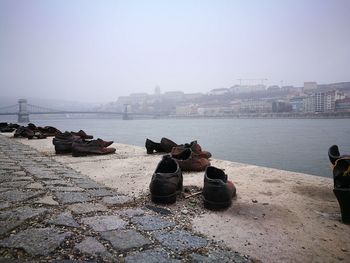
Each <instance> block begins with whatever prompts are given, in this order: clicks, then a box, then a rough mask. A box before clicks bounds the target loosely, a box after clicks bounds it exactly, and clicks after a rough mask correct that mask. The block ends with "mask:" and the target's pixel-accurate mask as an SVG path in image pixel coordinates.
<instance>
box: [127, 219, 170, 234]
mask: <svg viewBox="0 0 350 263" xmlns="http://www.w3.org/2000/svg"><path fill="white" fill-rule="evenodd" d="M131 222H133V223H134V224H136V225H137V226H138V228H140V229H142V230H146V231H147V230H159V229H163V228H166V227H172V226H175V223H174V222H172V221H169V220H166V219H163V218H161V217H159V216H150V215H145V216H140V217H139V216H137V217H133V218H132V219H131Z"/></svg>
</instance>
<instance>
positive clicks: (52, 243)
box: [0, 228, 72, 256]
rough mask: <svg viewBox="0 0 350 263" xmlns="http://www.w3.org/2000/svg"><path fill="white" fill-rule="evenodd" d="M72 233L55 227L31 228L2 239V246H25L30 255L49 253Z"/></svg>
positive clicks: (0, 242)
mask: <svg viewBox="0 0 350 263" xmlns="http://www.w3.org/2000/svg"><path fill="white" fill-rule="evenodd" d="M71 235H72V233H71V232H61V231H59V230H57V229H54V228H31V229H26V230H24V231H22V232H19V233H17V234H15V235H12V236H10V237H9V238H5V239H3V240H1V241H0V246H3V247H9V248H23V249H24V250H25V251H26V252H27V253H29V254H30V255H34V256H36V255H44V256H45V255H48V254H50V253H51V252H52V251H54V250H55V249H56V248H57V247H59V246H60V244H61V243H62V242H63V241H64V240H65V239H66V238H68V237H70V236H71Z"/></svg>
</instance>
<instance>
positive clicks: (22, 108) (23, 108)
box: [18, 99, 29, 123]
mask: <svg viewBox="0 0 350 263" xmlns="http://www.w3.org/2000/svg"><path fill="white" fill-rule="evenodd" d="M18 106H19V109H18V122H19V123H22V122H29V113H28V110H27V100H26V99H19V100H18Z"/></svg>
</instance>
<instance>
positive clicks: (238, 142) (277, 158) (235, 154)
mask: <svg viewBox="0 0 350 263" xmlns="http://www.w3.org/2000/svg"><path fill="white" fill-rule="evenodd" d="M32 122H33V123H34V124H36V125H39V126H45V125H51V126H55V127H57V128H58V129H60V130H62V131H65V130H68V131H78V130H79V129H83V130H85V131H86V132H87V133H89V134H93V135H94V136H95V138H97V137H100V138H103V139H105V140H114V141H115V142H118V143H125V144H132V145H137V146H144V143H145V139H146V138H150V139H151V140H154V141H160V139H161V137H167V138H170V139H172V140H173V141H175V142H177V143H185V142H190V141H192V140H197V141H198V142H199V144H200V145H201V146H202V148H203V149H205V150H208V151H210V152H211V153H212V155H213V158H217V159H224V160H229V161H234V162H242V163H248V164H255V165H259V166H266V167H272V168H277V169H283V170H289V171H295V172H302V173H308V174H313V175H319V176H325V177H331V176H332V171H331V167H330V162H329V160H328V156H327V151H328V148H329V147H330V146H331V145H333V144H337V145H338V146H339V147H340V152H341V153H342V154H345V153H348V154H350V139H349V136H350V120H349V119H150V120H129V121H123V120H120V119H47V120H43V119H40V120H32Z"/></svg>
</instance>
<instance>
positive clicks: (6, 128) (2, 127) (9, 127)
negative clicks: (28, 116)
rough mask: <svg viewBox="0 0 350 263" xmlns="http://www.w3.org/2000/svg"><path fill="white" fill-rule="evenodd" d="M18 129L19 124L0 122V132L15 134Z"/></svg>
mask: <svg viewBox="0 0 350 263" xmlns="http://www.w3.org/2000/svg"><path fill="white" fill-rule="evenodd" d="M18 127H19V125H18V124H13V123H7V122H0V132H13V131H14V130H15V129H17V128H18Z"/></svg>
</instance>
